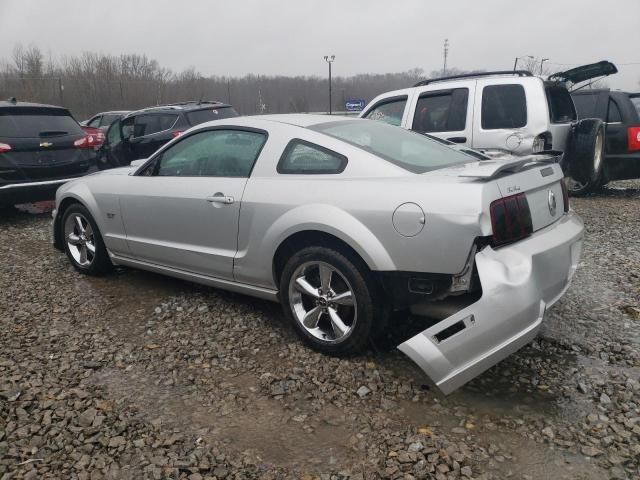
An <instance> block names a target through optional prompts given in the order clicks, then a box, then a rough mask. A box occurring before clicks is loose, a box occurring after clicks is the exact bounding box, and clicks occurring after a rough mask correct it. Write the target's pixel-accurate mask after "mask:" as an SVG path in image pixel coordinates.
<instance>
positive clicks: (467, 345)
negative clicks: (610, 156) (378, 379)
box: [398, 212, 583, 394]
mask: <svg viewBox="0 0 640 480" xmlns="http://www.w3.org/2000/svg"><path fill="white" fill-rule="evenodd" d="M582 237H583V224H582V220H581V219H580V217H578V216H577V215H575V214H574V213H573V212H570V213H568V214H567V215H565V216H564V217H563V218H562V219H560V220H558V221H557V222H556V223H554V224H553V225H550V226H549V227H546V228H544V229H542V230H540V231H538V232H536V233H535V234H534V235H532V236H531V237H529V238H527V239H526V240H523V241H520V242H518V243H515V244H513V245H509V246H506V247H502V248H499V249H497V250H494V249H492V248H491V247H486V248H485V249H483V250H482V251H481V252H479V253H478V254H476V268H477V271H478V275H479V277H480V283H481V284H482V292H483V293H482V297H481V298H480V299H479V300H478V301H477V302H475V303H473V304H471V305H469V306H468V307H466V308H464V309H462V310H460V311H459V312H457V313H455V314H454V315H452V316H450V317H447V318H446V319H444V320H443V321H441V322H438V323H437V324H436V325H434V326H432V327H430V328H428V329H426V330H424V331H423V332H421V333H419V334H418V335H416V336H414V337H412V338H410V339H409V340H407V341H406V342H404V343H402V344H401V345H399V346H398V348H399V349H400V350H401V351H402V352H404V353H405V354H406V355H408V356H409V357H410V358H411V359H412V360H413V361H414V362H416V363H417V364H418V365H419V366H420V367H421V368H422V369H423V370H424V371H425V372H426V374H427V375H429V377H430V378H431V380H433V382H434V383H435V384H436V385H437V386H438V388H440V390H441V391H442V392H443V393H445V394H448V393H450V392H452V391H453V390H455V389H457V388H458V387H460V386H462V385H463V384H465V383H466V382H468V381H469V380H471V379H472V378H474V377H476V376H477V375H479V374H480V373H482V372H483V371H485V370H486V369H487V368H489V367H491V366H493V365H495V364H496V363H498V362H499V361H500V360H502V359H504V358H505V357H507V356H509V355H510V354H512V353H514V352H515V351H517V350H518V349H520V348H521V347H523V346H524V345H526V344H527V343H529V342H530V341H531V340H533V339H534V338H535V337H536V335H537V333H538V331H539V329H540V325H541V323H542V319H543V316H544V313H545V310H546V309H547V308H548V307H550V306H551V305H553V304H554V303H555V302H556V301H557V300H558V299H559V298H560V297H561V296H562V295H563V294H564V293H565V291H566V290H567V288H568V287H569V283H570V281H571V278H572V276H573V274H574V273H575V271H576V268H577V265H578V261H579V259H580V254H581V251H582ZM452 326H453V328H454V331H455V330H460V331H458V332H457V333H455V334H453V335H451V336H449V337H448V338H446V339H445V340H442V341H439V340H438V337H440V338H441V337H442V335H439V334H440V333H441V332H442V331H443V330H445V329H447V328H448V327H452ZM449 331H452V330H449Z"/></svg>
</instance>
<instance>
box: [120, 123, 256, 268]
mask: <svg viewBox="0 0 640 480" xmlns="http://www.w3.org/2000/svg"><path fill="white" fill-rule="evenodd" d="M266 138H267V135H266V132H264V131H259V130H253V129H243V128H230V127H224V128H213V129H207V130H204V131H202V130H200V131H197V132H195V133H193V134H190V135H188V136H185V137H184V138H182V139H181V140H180V141H178V142H176V143H174V144H172V145H171V146H170V147H169V148H167V149H165V150H163V151H161V152H159V153H158V154H157V155H156V156H155V157H154V158H153V159H152V160H151V161H150V162H149V163H148V164H147V165H146V166H145V167H144V168H143V169H142V171H141V172H139V173H138V174H136V175H133V176H131V177H130V178H129V179H128V181H127V182H126V185H125V186H124V188H123V190H122V191H121V196H120V207H121V212H122V217H123V222H124V225H125V230H126V233H127V243H128V245H129V249H130V251H131V253H132V255H133V256H134V257H135V258H136V259H138V260H140V261H143V262H148V263H151V264H155V265H162V266H166V267H169V268H172V269H176V270H180V271H186V272H191V273H196V274H200V275H206V276H211V277H216V278H222V279H233V259H234V255H235V254H236V251H237V241H238V221H239V213H240V204H241V200H242V195H243V192H244V188H245V185H246V183H247V179H248V178H249V175H250V173H251V170H252V169H253V165H254V163H255V161H256V160H257V158H258V156H259V154H260V151H261V150H262V147H263V145H264V143H265V141H266Z"/></svg>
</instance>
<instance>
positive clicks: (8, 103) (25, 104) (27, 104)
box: [0, 100, 66, 110]
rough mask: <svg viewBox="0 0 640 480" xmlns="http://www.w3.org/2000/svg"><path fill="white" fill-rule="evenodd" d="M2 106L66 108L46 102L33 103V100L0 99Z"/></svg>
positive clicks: (0, 105) (0, 106)
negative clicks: (13, 100)
mask: <svg viewBox="0 0 640 480" xmlns="http://www.w3.org/2000/svg"><path fill="white" fill-rule="evenodd" d="M2 107H12V108H15V107H39V108H59V109H61V110H66V108H65V107H60V106H58V105H47V104H45V103H31V102H15V103H14V102H11V101H8V100H0V108H2Z"/></svg>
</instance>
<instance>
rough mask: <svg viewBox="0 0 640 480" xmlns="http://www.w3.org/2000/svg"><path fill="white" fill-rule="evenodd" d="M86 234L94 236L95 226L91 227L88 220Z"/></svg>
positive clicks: (88, 236) (89, 236)
mask: <svg viewBox="0 0 640 480" xmlns="http://www.w3.org/2000/svg"><path fill="white" fill-rule="evenodd" d="M84 234H85V236H86V237H87V238H91V237H92V236H93V228H91V224H90V223H89V222H87V226H86V227H85V229H84Z"/></svg>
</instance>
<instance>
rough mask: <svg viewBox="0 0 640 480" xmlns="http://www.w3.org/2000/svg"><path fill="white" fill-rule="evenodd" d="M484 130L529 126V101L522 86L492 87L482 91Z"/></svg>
mask: <svg viewBox="0 0 640 480" xmlns="http://www.w3.org/2000/svg"><path fill="white" fill-rule="evenodd" d="M481 122H482V128H483V129H484V130H495V129H500V128H521V127H524V126H525V125H526V124H527V101H526V98H525V94H524V88H523V87H522V85H515V84H511V85H509V84H507V85H490V86H487V87H484V89H483V91H482V115H481Z"/></svg>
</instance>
